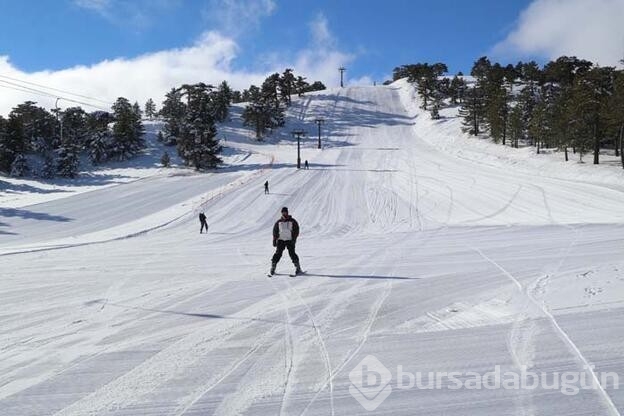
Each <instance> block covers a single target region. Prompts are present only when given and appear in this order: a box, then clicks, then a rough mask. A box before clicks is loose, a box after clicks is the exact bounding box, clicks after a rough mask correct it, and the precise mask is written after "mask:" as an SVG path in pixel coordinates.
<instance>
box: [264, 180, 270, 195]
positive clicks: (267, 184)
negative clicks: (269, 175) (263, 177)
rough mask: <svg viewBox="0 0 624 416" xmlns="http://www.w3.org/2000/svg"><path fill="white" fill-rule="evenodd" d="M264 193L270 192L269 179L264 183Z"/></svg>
mask: <svg viewBox="0 0 624 416" xmlns="http://www.w3.org/2000/svg"><path fill="white" fill-rule="evenodd" d="M264 193H265V194H268V193H269V181H266V182H265V183H264Z"/></svg>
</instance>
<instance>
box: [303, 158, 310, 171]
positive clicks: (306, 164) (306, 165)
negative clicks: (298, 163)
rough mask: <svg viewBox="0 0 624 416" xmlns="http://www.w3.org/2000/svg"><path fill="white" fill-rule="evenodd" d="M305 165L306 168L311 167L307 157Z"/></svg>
mask: <svg viewBox="0 0 624 416" xmlns="http://www.w3.org/2000/svg"><path fill="white" fill-rule="evenodd" d="M304 167H305V169H308V168H309V166H308V160H307V159H306V161H305V164H304Z"/></svg>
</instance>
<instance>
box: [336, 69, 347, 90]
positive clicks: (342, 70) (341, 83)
mask: <svg viewBox="0 0 624 416" xmlns="http://www.w3.org/2000/svg"><path fill="white" fill-rule="evenodd" d="M346 70H347V68H345V67H344V66H341V67H340V68H338V71H340V87H344V82H343V80H344V76H343V75H344V72H345V71H346Z"/></svg>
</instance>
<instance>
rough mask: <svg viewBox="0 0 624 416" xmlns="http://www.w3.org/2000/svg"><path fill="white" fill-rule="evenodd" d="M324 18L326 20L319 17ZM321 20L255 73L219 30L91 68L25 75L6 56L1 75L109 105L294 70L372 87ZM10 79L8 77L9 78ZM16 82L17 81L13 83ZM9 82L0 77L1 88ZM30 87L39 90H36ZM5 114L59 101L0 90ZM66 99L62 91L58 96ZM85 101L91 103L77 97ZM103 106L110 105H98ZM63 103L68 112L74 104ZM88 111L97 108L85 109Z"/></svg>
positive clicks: (329, 81) (0, 60)
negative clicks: (354, 71) (239, 64)
mask: <svg viewBox="0 0 624 416" xmlns="http://www.w3.org/2000/svg"><path fill="white" fill-rule="evenodd" d="M319 16H320V17H319ZM319 16H317V17H316V18H315V19H314V20H313V22H312V24H311V25H310V29H311V33H310V38H311V41H310V44H309V45H308V46H307V47H306V48H304V49H301V50H299V51H297V52H295V53H293V54H290V55H284V54H283V53H279V52H278V51H269V52H267V54H265V55H264V57H263V58H264V59H263V61H262V62H261V64H258V65H256V66H255V68H254V69H253V70H240V69H235V67H234V62H235V60H236V58H237V55H238V53H239V49H240V48H239V46H238V43H237V42H236V41H235V40H234V39H233V38H231V37H226V36H224V35H223V34H221V33H219V32H214V31H210V32H205V33H204V34H202V35H201V36H200V37H199V38H198V39H197V41H196V42H195V43H194V44H193V45H191V46H188V47H184V48H178V49H169V50H163V51H159V52H154V53H148V54H144V55H141V56H137V57H134V58H117V59H110V60H105V61H102V62H99V63H96V64H94V65H90V66H83V65H81V66H75V67H71V68H67V69H63V70H58V71H39V72H32V73H29V72H24V71H21V70H19V69H18V68H16V67H15V66H14V65H12V63H11V62H10V59H9V57H8V56H0V74H1V75H5V76H8V77H12V78H16V79H20V80H24V81H28V82H31V83H36V84H40V85H45V86H48V87H52V88H58V89H62V90H69V91H72V92H75V93H79V94H82V95H85V96H89V97H95V98H98V99H100V100H105V101H107V102H109V103H112V102H113V101H115V99H116V98H117V97H122V96H123V97H126V98H128V99H129V100H131V101H135V100H136V101H138V102H139V103H141V104H142V103H144V102H145V101H146V100H147V99H148V98H153V99H154V101H156V103H158V104H160V103H161V102H162V100H163V99H164V95H165V93H167V92H168V91H169V90H170V89H171V88H172V87H177V86H179V85H181V84H184V83H194V82H200V81H202V82H206V83H210V84H213V85H217V84H219V83H220V82H221V81H223V80H226V81H227V82H228V83H229V84H230V85H231V86H232V87H233V88H234V89H238V90H242V89H244V88H248V87H249V86H250V85H251V84H255V85H260V84H261V83H262V81H264V79H265V78H266V76H267V75H268V74H270V73H273V72H282V71H283V70H284V69H285V68H293V69H294V70H295V74H297V75H302V76H305V77H306V78H307V80H308V81H309V82H313V81H321V82H323V83H324V84H325V85H326V86H328V87H335V86H338V85H339V84H340V73H339V72H338V68H339V67H341V66H346V67H347V72H346V74H345V82H346V83H347V84H348V85H355V84H364V85H371V84H372V81H371V78H370V77H367V76H363V77H360V78H358V79H353V78H351V77H349V73H350V72H349V71H350V69H349V65H350V64H351V63H353V62H354V60H355V59H356V55H355V54H350V53H346V52H343V51H340V50H339V49H338V48H337V47H336V44H337V42H336V39H335V37H334V36H333V35H332V33H331V31H330V30H329V25H328V23H327V20H326V19H325V18H324V17H323V16H322V15H319ZM4 80H5V81H6V79H4ZM9 82H12V81H9ZM2 86H4V87H6V86H7V84H6V82H4V81H3V78H0V87H2ZM29 88H35V89H38V87H35V86H32V85H31V86H30V87H29ZM0 91H1V93H0V114H3V115H6V114H8V113H9V112H10V111H11V108H13V107H15V106H16V105H17V104H19V103H22V102H24V101H26V100H33V101H36V102H37V103H38V104H39V105H41V106H44V107H46V108H53V107H54V102H55V97H41V96H37V95H33V94H32V93H28V92H23V91H14V90H12V89H6V88H0ZM52 93H53V95H54V94H59V95H64V94H62V93H60V92H59V93H56V92H52ZM77 100H79V101H86V100H85V99H82V98H77ZM93 104H96V105H98V106H104V107H106V105H105V104H102V103H98V102H94V103H93ZM74 105H75V104H73V103H70V102H68V101H64V100H60V101H59V106H60V107H62V108H66V107H70V106H74ZM85 109H87V110H93V108H89V107H85Z"/></svg>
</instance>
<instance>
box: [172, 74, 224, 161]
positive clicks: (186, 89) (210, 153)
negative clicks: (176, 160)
mask: <svg viewBox="0 0 624 416" xmlns="http://www.w3.org/2000/svg"><path fill="white" fill-rule="evenodd" d="M182 89H183V94H184V95H186V97H187V112H186V117H185V120H184V123H183V124H182V129H181V132H180V139H179V140H178V143H177V148H178V154H179V155H180V157H181V158H182V160H184V162H185V163H186V164H190V165H193V166H194V167H195V169H197V170H199V169H202V168H214V167H216V166H217V165H218V164H219V163H221V161H222V160H221V159H220V158H219V153H221V149H222V148H221V146H220V145H219V141H218V140H217V139H216V136H217V129H216V127H215V122H214V118H213V111H212V110H213V108H212V106H211V97H210V89H211V87H210V86H207V85H205V84H202V83H200V84H195V85H184V86H182Z"/></svg>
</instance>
